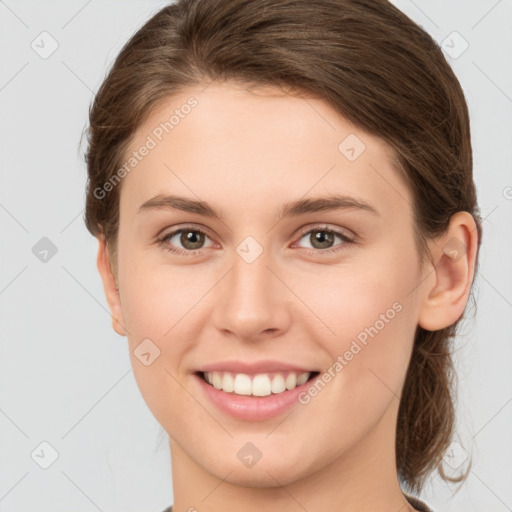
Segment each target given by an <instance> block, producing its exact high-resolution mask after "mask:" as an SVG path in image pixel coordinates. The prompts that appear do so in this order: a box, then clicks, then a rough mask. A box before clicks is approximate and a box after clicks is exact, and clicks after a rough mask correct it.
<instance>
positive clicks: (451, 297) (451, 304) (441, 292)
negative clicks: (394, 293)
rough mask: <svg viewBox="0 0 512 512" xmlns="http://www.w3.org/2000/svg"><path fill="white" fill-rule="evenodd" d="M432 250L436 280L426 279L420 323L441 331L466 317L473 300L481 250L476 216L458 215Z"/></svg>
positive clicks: (436, 241) (433, 243)
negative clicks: (463, 316)
mask: <svg viewBox="0 0 512 512" xmlns="http://www.w3.org/2000/svg"><path fill="white" fill-rule="evenodd" d="M430 248H431V253H432V256H433V258H434V262H435V266H434V268H433V273H434V276H435V279H428V280H425V283H426V286H425V288H424V291H425V293H424V296H423V300H422V304H421V309H420V315H419V319H418V324H419V325H420V327H423V329H426V330H428V331H437V330H439V329H443V328H445V327H448V326H450V325H452V324H454V323H455V322H456V321H457V320H458V319H459V318H460V317H461V316H462V314H463V313H464V308H465V307H466V303H467V301H468V298H469V293H470V290H471V284H472V281H473V276H474V272H475V262H476V254H477V250H478V231H477V227H476V223H475V220H474V219H473V216H472V215H471V214H470V213H468V212H465V211H461V212H457V213H455V214H454V215H453V216H452V218H451V219H450V225H449V227H448V229H447V230H446V232H445V233H444V234H443V235H442V236H441V237H440V238H438V239H436V240H435V241H432V244H431V245H430ZM432 282H433V283H434V284H433V285H432V284H431V283H432Z"/></svg>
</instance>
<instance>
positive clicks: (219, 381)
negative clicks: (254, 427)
mask: <svg viewBox="0 0 512 512" xmlns="http://www.w3.org/2000/svg"><path fill="white" fill-rule="evenodd" d="M315 374H318V372H293V371H288V372H268V373H258V374H253V375H249V374H246V373H233V372H222V371H214V372H201V376H202V378H203V379H204V380H205V381H206V382H207V383H208V384H210V385H212V386H213V387H214V388H215V389H218V390H221V391H224V392H225V393H233V394H236V395H245V396H269V395H271V394H280V393H284V392H285V391H291V390H293V389H295V388H296V387H297V386H301V385H302V384H305V383H306V382H307V381H308V380H309V379H310V378H311V377H312V376H314V375H315Z"/></svg>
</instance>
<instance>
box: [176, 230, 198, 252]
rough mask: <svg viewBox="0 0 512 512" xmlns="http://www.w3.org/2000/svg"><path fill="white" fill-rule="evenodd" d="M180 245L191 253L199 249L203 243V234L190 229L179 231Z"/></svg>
mask: <svg viewBox="0 0 512 512" xmlns="http://www.w3.org/2000/svg"><path fill="white" fill-rule="evenodd" d="M180 243H181V244H182V245H183V247H184V248H185V249H189V250H191V251H193V250H194V249H200V248H201V246H202V244H203V243H204V233H201V232H200V231H194V230H190V229H186V230H183V231H181V236H180Z"/></svg>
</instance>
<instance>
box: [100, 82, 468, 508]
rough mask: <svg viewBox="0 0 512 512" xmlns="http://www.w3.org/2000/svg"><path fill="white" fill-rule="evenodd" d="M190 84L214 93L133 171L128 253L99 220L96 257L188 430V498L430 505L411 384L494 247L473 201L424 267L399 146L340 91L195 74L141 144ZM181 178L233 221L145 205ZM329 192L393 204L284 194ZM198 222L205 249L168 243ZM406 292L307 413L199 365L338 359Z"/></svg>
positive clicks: (163, 107) (178, 447)
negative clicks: (284, 210) (224, 392)
mask: <svg viewBox="0 0 512 512" xmlns="http://www.w3.org/2000/svg"><path fill="white" fill-rule="evenodd" d="M190 96H194V97H195V98H196V99H197V101H198V105H197V107H195V108H194V109H193V110H192V111H191V112H190V114H188V115H187V116H185V117H184V118H183V119H180V122H179V124H178V125H177V126H176V127H175V128H174V129H173V130H172V131H170V133H169V134H166V135H165V137H164V138H163V140H162V141H161V142H159V143H158V145H157V146H156V147H155V148H154V149H152V150H151V151H150V152H149V154H148V155H147V156H146V157H145V158H144V159H142V161H141V162H140V163H139V164H138V165H137V166H136V167H135V168H134V169H133V170H132V171H131V172H130V173H129V174H128V175H127V176H126V177H125V178H124V179H123V181H122V184H121V194H120V225H119V233H118V245H117V255H116V259H115V260H114V261H110V259H111V258H110V259H109V253H108V251H107V249H106V245H105V241H104V239H103V238H102V237H99V252H98V261H97V263H98V269H99V272H100V274H101V277H102V280H103V284H104V288H105V293H106V297H107V300H108V303H109V306H110V309H111V313H112V317H113V327H114V329H115V330H116V331H117V332H118V333H119V334H120V335H123V336H125V335H126V336H127V338H128V343H129V348H130V356H131V360H132V365H133V371H134V375H135V378H136V380H137V383H138V386H139V388H140V390H141V393H142V395H143V396H144V399H145V400H146V403H147V405H148V407H149V408H150V410H151V411H152V413H153V414H154V416H155V417H156V419H157V420H158V421H159V422H160V424H161V425H162V426H163V428H164V429H165V430H166V431H167V433H168V434H169V437H170V450H171V457H172V472H173V491H174V510H175V511H177V512H182V511H187V510H194V509H195V510H197V511H200V512H203V511H204V512H209V511H224V512H230V511H238V510H244V511H246V512H253V511H254V512H255V511H258V512H259V511H261V510H281V511H285V512H295V511H303V510H304V509H306V510H308V512H317V511H324V510H343V511H344V512H353V511H361V510H380V511H382V512H388V511H389V512H398V511H399V510H402V511H404V510H414V509H413V508H412V507H410V506H408V505H407V504H406V501H405V498H404V496H403V494H402V492H401V489H400V487H399V483H398V479H397V471H396V465H395V440H394V437H395V429H396V419H397V413H398V406H399V398H400V393H401V390H402V386H403V382H404V378H405V375H406V371H407V367H408V363H409V360H410V356H411V352H412V344H413V340H414V333H415V329H416V327H417V325H421V326H422V327H423V328H425V329H429V330H437V329H441V328H443V327H446V326H448V325H451V324H453V323H454V322H455V321H456V320H457V319H458V318H459V317H460V316H461V315H462V313H463V311H464V307H465V305H466V302H467V300H468V295H469V292H470V285H471V282H472V279H473V274H474V262H475V256H476V244H477V239H476V227H475V223H474V220H473V218H472V216H471V215H470V214H468V213H466V212H458V213H457V214H455V215H454V216H453V217H452V219H451V223H450V226H449V229H448V230H447V231H446V233H445V234H444V235H443V236H442V237H440V238H439V239H437V240H431V241H429V248H430V251H431V253H432V262H433V263H434V264H432V263H431V262H425V263H424V264H423V265H422V264H420V259H419V254H418V252H417V249H416V247H415V244H414V226H413V217H412V211H411V204H412V196H411V193H410V191H409V190H408V188H407V186H406V184H405V182H404V181H403V179H402V178H401V176H400V175H399V173H398V171H397V170H396V168H395V167H394V166H393V154H392V152H391V150H390V148H389V147H388V146H387V145H386V144H385V143H384V142H383V141H382V140H381V139H379V138H377V137H375V136H372V135H370V134H368V133H366V132H364V131H362V130H360V129H359V128H357V127H354V126H353V125H351V124H350V123H349V122H348V121H347V120H345V119H344V118H343V117H341V116H340V115H339V114H337V113H336V112H335V111H334V110H333V109H332V108H331V107H330V106H329V105H328V104H327V103H326V102H325V101H323V100H322V99H318V98H312V97H303V98H301V97H298V96H294V95H291V94H285V93H284V92H283V91H281V90H279V89H270V88H261V87H260V88H258V89H251V90H247V89H246V88H245V87H243V86H241V85H237V84H235V83H233V82H226V83H224V84H211V85H209V86H208V87H207V88H206V89H205V88H204V86H203V87H190V88H188V89H186V90H183V91H182V92H180V94H178V95H175V96H173V97H172V98H168V99H167V100H166V101H165V102H163V103H161V104H160V105H159V106H158V108H156V109H155V110H154V111H153V112H152V114H151V115H150V117H149V118H147V119H146V121H145V122H144V124H143V125H141V126H140V127H139V129H138V131H137V133H136V137H135V138H134V140H133V141H132V144H131V150H136V149H137V148H139V147H140V146H141V145H142V144H143V143H144V141H145V140H146V138H147V136H148V135H149V134H151V133H152V130H153V129H154V128H155V127H156V126H158V125H159V123H160V122H162V121H164V120H166V119H169V116H170V115H171V114H172V112H173V111H174V109H176V108H179V107H180V105H183V104H184V103H186V101H187V99H188V98H190ZM349 134H356V135H357V136H358V137H359V139H360V140H361V141H363V142H364V144H365V146H366V149H365V150H364V152H363V153H362V154H361V155H360V156H359V157H358V158H357V159H356V160H355V161H352V162H351V161H349V160H348V159H347V158H346V157H345V156H344V155H343V154H342V153H341V152H340V151H339V150H338V145H339V144H340V142H341V141H343V140H344V139H345V137H347V136H348V135H349ZM377 171H378V172H377ZM171 193H172V194H176V195H180V196H185V197H188V198H192V199H198V198H199V199H201V200H202V201H205V202H207V203H209V204H210V205H211V206H212V208H214V209H215V210H216V211H218V212H219V213H220V214H221V219H222V220H218V219H211V218H208V217H205V216H202V215H199V214H196V213H188V212H183V211H179V210H173V209H166V208H160V209H152V210H147V211H143V212H139V208H140V206H141V205H142V204H143V203H144V202H146V201H148V200H149V199H151V198H153V197H155V196H157V195H159V194H171ZM331 193H339V194H347V195H350V196H353V197H357V198H359V199H362V200H364V201H365V202H367V203H370V204H371V205H372V206H373V207H374V208H375V209H376V210H377V211H378V213H379V215H373V214H371V213H370V212H368V211H364V210H361V209H357V208H352V209H339V210H334V211H319V212H313V213H307V214H304V215H302V216H299V217H295V218H292V217H291V218H285V219H281V220H279V217H278V212H279V210H280V208H281V207H282V206H283V205H284V204H285V203H287V202H290V201H294V200H298V199H301V198H304V197H307V198H312V197H318V196H322V195H326V194H331ZM184 223H192V224H194V226H195V227H196V229H201V230H203V231H205V232H206V235H207V236H206V237H205V238H204V243H203V245H202V246H201V245H199V247H200V248H199V249H197V253H196V254H195V255H194V256H190V255H180V254H173V253H171V252H169V251H168V250H166V247H169V246H170V245H173V246H174V247H175V248H177V249H181V250H182V251H184V252H186V251H187V250H188V251H190V247H191V246H190V244H189V245H188V246H187V245H183V242H180V236H179V234H178V235H177V236H174V238H172V240H169V239H168V240H167V241H166V242H164V243H163V244H159V243H158V242H156V241H155V240H156V238H157V236H158V235H159V234H162V235H165V234H168V233H171V232H172V231H173V230H176V229H178V228H180V227H182V226H183V224H184ZM319 224H320V225H323V224H325V225H326V226H328V228H329V229H333V230H336V231H339V232H341V233H344V234H350V235H352V236H354V237H355V239H356V242H355V243H352V244H349V243H344V242H343V240H342V239H340V238H339V237H337V236H336V237H335V238H334V239H333V240H332V242H331V243H330V245H329V244H327V245H325V244H324V245H323V246H322V245H319V244H318V242H317V243H316V244H315V240H314V239H313V237H312V235H313V234H314V233H315V232H313V233H311V231H310V230H312V229H314V228H316V229H319V230H320V231H322V229H321V226H320V228H319V227H318V225H319ZM322 232H323V231H322ZM247 236H251V237H253V238H254V239H255V240H256V241H257V242H258V244H259V245H260V246H261V248H262V249H263V252H262V254H261V255H260V256H259V257H258V258H257V259H256V260H255V261H254V262H252V263H251V264H249V263H247V262H246V261H245V260H244V259H243V258H242V257H240V256H239V254H238V253H237V252H236V248H237V246H238V245H239V244H240V243H241V242H242V241H243V240H244V239H245V238H246V237H247ZM454 238H456V239H458V240H459V241H461V242H463V243H464V244H465V246H466V248H467V249H466V250H465V251H463V252H462V253H461V252H459V254H458V255H456V256H455V255H452V256H451V257H450V256H448V255H447V254H445V253H444V252H443V248H445V247H447V245H448V242H450V244H453V239H454ZM185 244H186V240H185ZM322 247H327V248H333V247H337V248H338V249H340V250H338V251H336V252H331V253H325V250H326V249H324V248H322ZM311 248H313V250H314V249H316V254H313V255H311V254H308V250H309V249H311ZM322 251H324V252H322ZM117 288H118V289H117ZM395 302H399V303H400V305H401V306H402V309H401V311H400V312H399V313H397V314H396V315H395V316H394V318H393V319H392V320H390V321H389V322H388V323H386V324H385V327H384V328H382V329H381V330H380V331H379V332H378V334H377V335H376V336H375V337H374V338H373V339H369V342H368V344H367V346H365V347H364V349H363V350H361V351H360V352H359V353H358V354H357V355H356V356H354V358H353V359H352V360H351V361H350V362H349V364H347V366H345V367H344V368H343V370H342V371H340V372H339V373H338V374H336V377H335V378H333V379H332V380H331V382H330V383H329V384H328V385H327V386H326V387H325V388H324V389H323V390H322V391H321V392H320V393H318V395H317V396H315V397H314V398H312V399H311V401H310V402H309V403H308V404H307V405H302V404H296V405H294V407H293V409H292V411H291V413H290V414H288V413H286V414H284V415H281V416H279V417H276V418H273V419H269V420H264V421H252V422H251V421H245V420H241V419H235V418H232V417H231V416H228V415H227V414H225V413H223V412H221V411H220V410H219V409H217V407H216V406H215V405H214V404H212V403H211V402H210V401H209V400H208V399H207V398H205V396H204V394H203V393H202V390H201V389H200V386H199V383H198V382H197V379H196V377H195V376H194V375H193V372H194V371H196V370H197V369H198V368H199V367H200V366H201V365H204V364H208V363H211V362H217V361H221V360H227V359H240V360H244V361H255V360H261V359H267V358H270V359H278V360H280V361H286V362H289V363H294V364H296V365H299V366H301V367H306V368H308V367H310V368H315V369H327V368H329V367H331V366H332V365H333V362H334V361H335V360H336V358H337V356H338V355H343V354H344V353H345V351H346V350H347V349H348V348H349V347H350V344H351V342H352V341H353V340H354V338H355V337H356V336H357V335H358V333H360V332H361V331H363V330H364V329H365V327H368V326H370V325H374V324H375V322H376V321H377V320H378V319H379V318H380V315H381V314H384V313H386V311H387V310H388V309H390V308H392V305H393V303H395ZM148 338H149V339H150V340H152V342H153V343H154V344H155V345H156V346H158V348H159V350H160V355H159V357H157V358H156V359H155V360H154V361H153V362H152V363H151V364H150V365H149V366H145V365H143V364H141V362H140V361H139V359H138V358H137V357H136V356H135V355H134V350H135V349H136V348H137V346H138V345H139V344H140V343H141V342H142V341H143V340H145V339H148ZM287 414H288V415H287ZM249 441H250V442H252V443H253V444H254V445H255V446H256V447H257V448H258V449H259V451H260V452H261V453H262V458H261V459H260V460H259V461H258V462H257V463H256V464H255V465H254V466H253V467H251V468H247V467H246V466H245V465H243V464H242V463H241V462H240V460H239V459H238V458H237V456H236V454H237V452H238V451H239V450H240V449H241V448H242V447H243V446H244V445H245V444H246V443H247V442H249ZM191 507H194V508H193V509H191Z"/></svg>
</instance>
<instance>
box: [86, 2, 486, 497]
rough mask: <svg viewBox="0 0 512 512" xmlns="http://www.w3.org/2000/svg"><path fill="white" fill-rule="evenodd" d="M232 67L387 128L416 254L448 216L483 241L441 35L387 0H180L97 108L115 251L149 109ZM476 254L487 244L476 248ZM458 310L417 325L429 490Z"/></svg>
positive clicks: (410, 397) (421, 473)
mask: <svg viewBox="0 0 512 512" xmlns="http://www.w3.org/2000/svg"><path fill="white" fill-rule="evenodd" d="M213 80H215V81H224V80H234V81H237V82H239V83H243V84H246V85H251V84H253V85H270V86H280V87H286V88H289V89H290V88H291V89H295V90H297V91H305V92H308V93H310V94H311V93H312V94H313V95H316V96H317V97H320V98H323V99H324V100H325V101H327V102H328V103H329V104H330V105H331V106H332V107H333V108H334V109H335V110H336V111H338V112H339V113H340V114H341V115H343V116H344V117H345V118H347V119H348V120H349V121H351V122H352V123H353V124H354V125H356V126H358V127H360V128H362V129H363V130H366V131H368V132H370V133H371V134H374V135H377V136H378V137H380V138H381V139H383V140H384V141H386V142H387V143H388V144H389V145H390V146H391V148H393V149H394V151H395V154H396V164H397V167H398V168H399V169H400V170H401V172H402V173H403V176H404V179H405V180H406V181H407V183H408V185H409V187H410V189H411V191H412V194H413V198H414V204H413V212H414V222H415V226H416V237H417V240H416V242H417V244H418V249H419V254H420V256H421V259H422V261H423V259H424V257H429V255H428V251H427V248H426V240H427V239H428V238H435V237H436V236H438V235H441V234H442V233H443V232H444V231H445V230H446V228H447V227H448V224H449V221H450V217H451V216H452V215H453V214H454V213H456V212H458V211H461V210H465V211H467V212H469V213H471V214H472V215H473V217H474V219H475V221H476V224H477V229H478V246H480V242H481V218H480V215H479V210H478V206H477V200H476V192H475V186H474V183H473V177H472V149H471V140H470V127H469V115H468V109H467V105H466V102H465V98H464V94H463V91H462V89H461V86H460V84H459V82H458V80H457V78H456V76H455V74H454V72H453V71H452V69H451V67H450V66H449V65H448V63H447V62H446V60H445V58H444V56H443V54H442V51H441V49H440V48H439V46H438V45H437V43H436V42H435V41H434V40H433V39H432V37H431V36H429V35H428V34H427V33H426V32H425V31H424V30H423V29H421V28H420V27H419V26H418V25H416V24H415V23H414V22H413V21H412V20H410V19H409V18H408V17H407V16H406V15H404V14H403V13H402V12H401V11H400V10H399V9H397V8H396V7H394V6H393V5H392V4H391V3H389V2H387V1H384V0H315V1H314V2H312V1H310V0H258V1H257V2H254V1H253V0H178V1H177V3H176V4H171V5H169V6H167V7H165V8H164V9H162V10H161V11H159V12H158V13H157V14H156V15H154V16H153V17H152V18H151V19H150V20H149V21H147V23H145V25H144V26H143V27H142V28H141V29H140V30H139V31H138V32H137V33H136V34H135V35H134V36H133V37H132V38H131V39H130V40H129V41H128V42H127V44H126V45H125V46H124V48H123V49H122V51H121V52H120V54H119V56H118V57H117V59H116V60H115V62H114V64H113V67H112V68H111V70H110V72H109V73H108V76H107V77H106V79H105V81H104V82H103V84H102V85H101V87H100V90H99V91H98V93H97V95H96V97H95V100H94V103H93V104H92V106H91V109H90V113H89V121H90V128H89V133H88V142H89V145H88V149H87V153H86V161H87V168H88V178H89V179H88V184H87V198H86V212H85V222H86V225H87V228H88V229H89V231H90V232H91V233H92V234H93V235H95V236H98V235H104V236H105V238H106V240H107V244H108V246H109V252H111V255H113V259H114V263H115V259H116V257H115V252H116V251H115V248H116V238H117V230H118V223H119V193H120V189H121V185H122V184H121V183H120V184H119V186H117V187H114V188H113V189H112V190H111V191H110V192H109V193H107V194H103V196H104V197H98V195H99V194H98V193H95V190H99V189H101V188H102V186H103V185H104V184H105V183H106V182H108V181H109V179H111V178H112V177H113V176H114V174H115V173H116V171H118V170H119V168H120V167H121V165H122V163H123V161H124V159H123V157H124V155H125V154H126V150H127V147H128V145H129V144H130V141H131V140H132V137H133V135H134V134H135V132H136V130H137V128H138V127H139V126H140V125H141V123H142V122H143V121H144V120H145V118H147V116H148V115H149V113H150V112H151V111H152V109H154V108H155V107H156V106H157V105H158V103H159V102H160V101H162V100H164V99H167V98H169V97H170V96H171V95H174V94H176V93H177V92H179V91H181V90H183V89H184V88H186V87H187V86H192V85H206V84H208V83H209V82H211V81H213ZM476 265H477V266H478V257H477V260H476ZM457 324H458V322H456V323H455V324H453V325H451V326H449V327H447V328H445V329H441V330H438V331H435V332H430V331H426V330H424V329H422V328H421V327H419V326H418V327H417V331H416V335H415V342H414V348H413V353H412V357H411V361H410V364H409V368H408V372H407V377H406V381H405V383H404V389H403V394H402V397H401V402H400V408H399V412H398V425H397V432H396V462H397V468H398V475H399V478H400V479H401V481H402V482H403V483H404V484H405V485H406V486H407V487H408V488H409V489H412V490H414V491H420V490H421V488H422V486H423V485H424V483H425V480H426V477H427V475H428V474H429V473H431V472H432V471H433V470H434V469H436V468H437V469H438V470H439V472H440V474H441V476H442V477H443V478H444V479H445V480H450V481H462V480H463V479H464V478H465V477H466V475H467V472H466V474H464V475H462V476H459V477H457V478H451V477H448V476H447V475H446V474H445V473H444V471H443V467H442V457H443V455H444V452H445V450H446V448H447V447H448V446H449V444H450V442H451V440H452V436H453V431H454V424H455V414H454V404H453V398H452V393H453V390H454V373H453V366H452V357H451V352H450V348H451V347H450V339H451V338H452V337H454V336H455V328H456V325H457Z"/></svg>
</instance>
